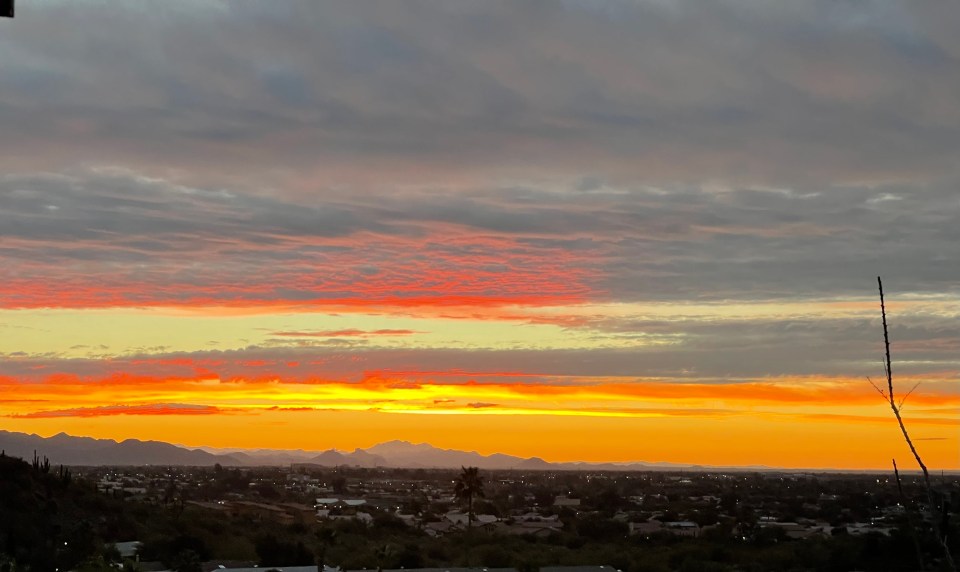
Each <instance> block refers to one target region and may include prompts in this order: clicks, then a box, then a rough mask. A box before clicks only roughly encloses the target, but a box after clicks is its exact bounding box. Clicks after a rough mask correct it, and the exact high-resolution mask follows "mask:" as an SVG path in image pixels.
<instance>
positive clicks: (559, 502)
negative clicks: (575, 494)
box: [553, 496, 580, 507]
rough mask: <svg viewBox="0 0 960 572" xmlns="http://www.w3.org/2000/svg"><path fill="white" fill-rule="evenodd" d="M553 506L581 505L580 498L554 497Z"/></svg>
mask: <svg viewBox="0 0 960 572" xmlns="http://www.w3.org/2000/svg"><path fill="white" fill-rule="evenodd" d="M553 506H569V507H574V506H580V499H572V498H568V497H566V496H559V497H557V498H555V499H553Z"/></svg>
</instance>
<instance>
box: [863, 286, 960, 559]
mask: <svg viewBox="0 0 960 572" xmlns="http://www.w3.org/2000/svg"><path fill="white" fill-rule="evenodd" d="M877 287H878V288H879V289H880V315H881V316H882V317H883V345H884V349H885V357H886V361H885V362H884V364H883V366H884V369H885V370H886V373H887V395H886V397H887V400H888V401H889V402H890V409H892V410H893V415H894V416H895V417H896V418H897V423H898V424H899V425H900V431H901V432H902V433H903V438H904V440H906V442H907V445H908V446H909V447H910V452H911V453H913V458H914V459H916V460H917V464H918V465H920V470H922V471H923V482H924V484H925V485H926V488H927V503H928V505H929V507H930V511H931V512H932V511H933V510H934V507H935V506H936V503H935V502H934V495H933V486H932V485H931V484H930V472H929V471H927V466H926V465H925V464H923V459H921V458H920V453H918V452H917V448H916V447H914V446H913V441H912V440H911V439H910V434H909V433H907V426H906V425H904V423H903V417H901V416H900V407H898V406H897V402H896V400H894V397H893V369H892V368H891V364H890V334H889V333H888V331H887V307H886V304H885V303H884V300H883V282H882V281H881V280H880V277H879V276H877ZM911 391H912V390H911ZM881 393H882V392H881ZM932 521H933V531H934V534H936V535H937V541H938V542H939V543H940V545H941V547H942V548H943V555H944V558H945V559H946V561H947V565H948V566H949V567H950V569H951V570H956V569H957V566H956V564H954V562H953V556H952V555H951V554H950V548H949V547H948V546H947V539H946V537H945V536H944V535H942V534H941V532H940V526H939V524H938V522H937V518H936V516H934V517H933V519H932Z"/></svg>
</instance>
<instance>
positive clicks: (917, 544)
mask: <svg viewBox="0 0 960 572" xmlns="http://www.w3.org/2000/svg"><path fill="white" fill-rule="evenodd" d="M893 474H894V476H895V477H897V490H898V491H899V492H900V502H901V503H902V504H903V510H904V512H905V513H906V515H907V526H909V527H910V538H912V539H913V548H914V550H916V551H917V563H918V564H920V568H919V569H920V570H924V569H926V566H924V565H923V550H921V548H920V539H919V538H918V537H917V529H916V527H915V526H914V524H913V512H911V511H910V507H909V506H908V505H907V497H906V496H904V494H903V483H901V482H900V471H899V470H897V460H896V459H893Z"/></svg>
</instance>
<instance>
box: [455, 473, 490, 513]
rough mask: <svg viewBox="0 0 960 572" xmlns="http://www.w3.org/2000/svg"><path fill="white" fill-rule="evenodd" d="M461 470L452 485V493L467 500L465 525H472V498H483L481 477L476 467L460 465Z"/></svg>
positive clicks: (459, 498)
mask: <svg viewBox="0 0 960 572" xmlns="http://www.w3.org/2000/svg"><path fill="white" fill-rule="evenodd" d="M460 468H461V469H463V470H462V472H461V473H460V478H459V479H457V484H456V485H454V487H453V494H454V495H455V496H456V497H457V499H458V500H460V501H464V500H465V501H467V527H471V526H473V498H474V497H480V498H483V477H481V476H480V469H478V468H477V467H460Z"/></svg>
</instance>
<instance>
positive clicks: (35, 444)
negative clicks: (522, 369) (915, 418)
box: [0, 430, 869, 472]
mask: <svg viewBox="0 0 960 572" xmlns="http://www.w3.org/2000/svg"><path fill="white" fill-rule="evenodd" d="M0 449H2V450H4V451H5V452H6V454H7V455H9V456H14V457H21V458H23V459H31V458H32V457H33V453H34V451H36V452H37V454H38V455H40V456H46V457H49V459H50V462H51V463H53V464H57V465H60V464H62V465H87V466H102V465H116V466H123V465H160V466H194V467H209V466H213V465H215V464H218V463H219V464H220V465H223V466H230V467H237V466H247V467H254V466H271V465H273V466H276V465H290V464H305V465H317V466H323V467H335V466H356V467H395V468H422V469H450V468H460V467H461V466H473V467H480V468H481V469H488V470H508V469H520V470H525V471H679V470H689V471H698V470H711V471H716V470H730V471H738V470H739V471H783V470H787V469H782V468H774V467H766V466H762V465H752V466H740V467H729V466H728V467H717V466H706V465H694V464H690V465H684V464H676V463H647V462H639V463H585V462H575V463H551V462H548V461H545V460H543V459H541V458H540V457H530V458H523V457H516V456H513V455H505V454H503V453H494V454H492V455H482V454H480V453H478V452H476V451H458V450H455V449H440V448H438V447H434V446H433V445H430V444H428V443H410V442H409V441H399V440H396V441H388V442H386V443H380V444H379V445H374V446H373V447H370V448H368V449H355V450H354V451H352V452H344V451H338V450H336V449H329V450H326V451H304V450H302V449H296V450H293V449H291V450H284V449H236V448H231V449H217V448H211V447H197V448H189V447H183V446H180V445H172V444H170V443H164V442H161V441H140V440H137V439H127V440H125V441H120V442H117V441H114V440H112V439H93V438H91V437H74V436H71V435H67V434H66V433H58V434H56V435H54V436H52V437H41V436H39V435H34V434H28V433H16V432H11V431H3V430H0ZM791 470H794V471H799V470H801V469H791ZM816 471H817V472H827V471H830V470H829V469H816ZM847 472H869V471H847Z"/></svg>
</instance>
